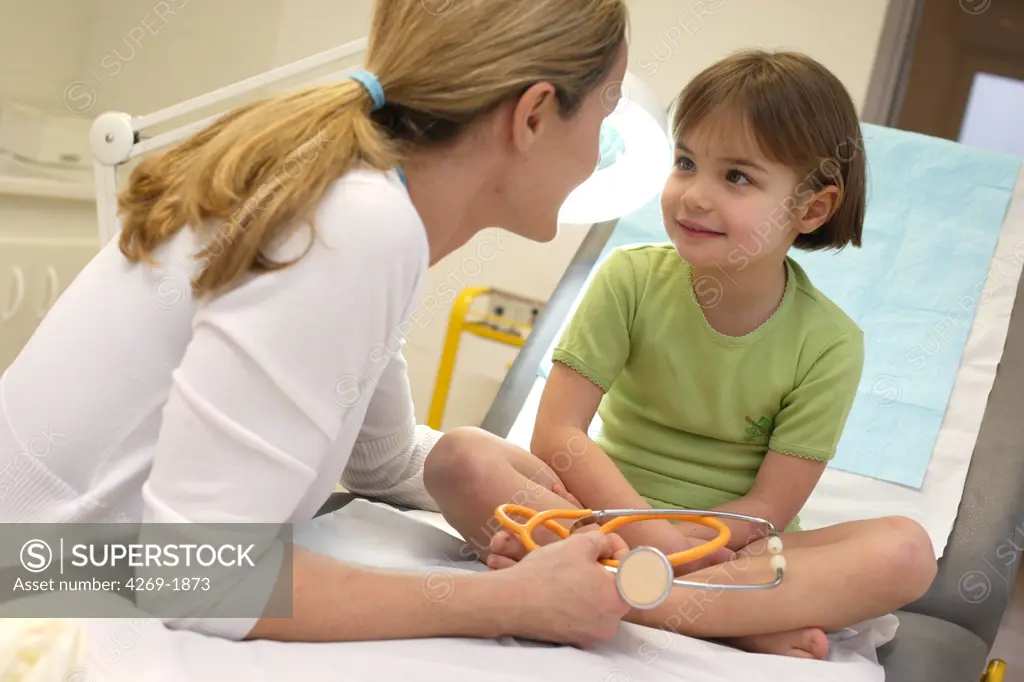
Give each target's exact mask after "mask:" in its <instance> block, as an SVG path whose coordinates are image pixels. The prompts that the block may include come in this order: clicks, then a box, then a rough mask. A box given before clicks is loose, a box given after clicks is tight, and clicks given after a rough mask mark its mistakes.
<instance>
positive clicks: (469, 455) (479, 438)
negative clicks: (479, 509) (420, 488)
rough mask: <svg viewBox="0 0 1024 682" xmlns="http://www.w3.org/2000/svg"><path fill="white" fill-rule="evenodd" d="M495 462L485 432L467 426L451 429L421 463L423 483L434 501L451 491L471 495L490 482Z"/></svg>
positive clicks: (495, 459) (493, 453) (490, 442)
mask: <svg viewBox="0 0 1024 682" xmlns="http://www.w3.org/2000/svg"><path fill="white" fill-rule="evenodd" d="M498 461H499V460H498V459H497V457H496V456H495V452H494V443H493V440H492V438H490V437H489V434H487V432H486V431H482V430H481V429H478V428H475V427H469V426H463V427H459V428H456V429H452V430H451V431H449V432H447V433H445V434H444V435H443V436H441V438H440V439H439V440H438V441H437V443H436V444H434V447H433V448H431V450H430V453H429V454H428V455H427V458H426V460H425V461H424V462H423V484H424V486H425V487H426V488H427V492H429V493H430V494H431V496H433V497H434V498H435V499H437V495H441V496H443V495H444V494H445V493H446V492H451V491H458V493H459V494H460V495H461V496H466V495H472V494H473V493H474V492H475V491H478V490H480V489H481V487H482V486H484V485H485V484H486V483H487V482H488V481H492V480H493V477H494V473H495V470H494V467H495V464H496V463H498Z"/></svg>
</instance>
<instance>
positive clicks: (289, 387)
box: [0, 0, 628, 645]
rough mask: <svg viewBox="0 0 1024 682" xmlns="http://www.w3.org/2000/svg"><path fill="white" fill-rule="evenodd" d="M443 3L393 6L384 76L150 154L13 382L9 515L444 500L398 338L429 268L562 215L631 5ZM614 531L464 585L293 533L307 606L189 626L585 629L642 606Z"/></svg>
mask: <svg viewBox="0 0 1024 682" xmlns="http://www.w3.org/2000/svg"><path fill="white" fill-rule="evenodd" d="M442 4H443V6H441V5H438V3H436V2H433V1H432V0H377V3H376V7H375V11H374V16H373V22H372V30H371V33H370V47H369V51H368V54H367V56H366V65H365V68H366V69H367V71H366V72H362V73H361V74H359V75H357V76H356V77H355V78H353V79H346V80H345V81H343V82H339V83H336V84H331V85H321V86H317V87H312V88H308V89H304V90H301V91H298V92H295V93H290V94H284V95H280V96H276V97H273V98H271V99H268V100H266V101H262V102H258V103H255V104H250V105H247V106H243V107H241V108H239V109H237V110H235V111H233V112H231V113H230V114H228V115H227V116H225V117H223V118H222V119H220V120H219V121H218V122H216V123H214V124H213V125H212V126H211V127H210V128H208V129H206V130H204V131H202V132H200V133H199V134H197V135H196V136H195V137H193V138H192V139H190V140H188V141H187V142H185V143H183V144H181V145H179V146H177V147H176V148H174V149H171V150H170V151H169V152H167V153H166V154H163V155H162V156H159V157H154V158H149V159H147V160H145V161H144V162H143V163H141V165H139V166H138V167H137V168H136V169H135V170H134V172H133V173H132V176H131V179H130V182H129V184H128V187H127V188H126V190H125V191H124V193H123V195H122V196H121V203H120V210H121V217H122V232H121V234H120V239H119V241H118V242H112V243H111V244H109V245H107V246H106V247H105V248H104V249H103V250H102V251H101V252H100V253H99V254H98V255H97V256H96V257H95V258H94V260H93V261H92V262H91V263H89V265H88V266H87V267H86V268H85V269H84V270H83V271H82V272H81V274H80V275H79V276H78V277H77V278H76V280H75V281H74V282H73V283H72V284H71V286H70V287H69V288H68V290H67V291H66V292H65V294H64V295H63V296H62V297H61V299H60V300H59V301H58V303H57V304H56V305H55V306H54V307H53V309H52V310H51V312H50V313H49V315H48V316H47V317H46V319H45V320H43V322H42V323H41V325H40V326H39V328H38V330H37V332H36V333H35V335H34V336H33V337H32V339H31V340H30V341H29V342H28V343H27V344H26V346H25V347H24V350H23V351H22V353H21V354H20V356H19V357H18V358H17V360H16V361H15V362H14V363H13V364H12V365H11V366H10V367H9V368H8V369H7V371H6V372H5V373H4V375H3V377H2V379H0V410H2V412H0V470H2V474H0V476H2V486H3V490H2V491H0V492H2V494H0V520H2V521H5V522H14V521H21V522H27V521H35V522H60V523H72V522H133V521H140V520H143V521H147V522H149V521H152V522H195V523H199V522H272V523H285V522H303V521H306V520H308V519H310V518H312V516H313V515H314V514H315V512H316V511H317V509H318V508H319V507H320V506H321V505H322V504H323V503H324V501H325V500H326V499H327V498H328V496H329V495H330V494H331V492H332V491H333V490H334V488H335V485H336V484H337V483H338V482H339V481H340V482H341V483H342V484H343V485H344V486H345V487H346V488H347V489H349V490H351V491H353V492H358V493H364V494H370V495H373V496H376V497H378V498H382V499H386V500H389V501H394V502H397V503H403V504H407V505H411V506H417V507H422V508H428V509H430V508H434V502H433V500H431V499H430V497H429V496H428V495H427V493H426V492H425V490H424V488H423V481H422V469H423V461H424V458H425V457H426V456H427V454H428V453H429V451H430V449H431V447H433V446H434V444H435V443H436V441H437V440H438V438H439V437H440V434H438V433H436V432H433V431H431V430H430V429H427V428H425V427H423V426H418V425H416V423H415V421H414V416H413V414H414V413H413V405H412V401H411V397H410V390H409V380H408V378H407V375H406V364H405V360H404V359H403V357H402V355H401V352H400V349H401V345H402V339H403V334H404V332H405V331H407V330H408V329H409V328H410V325H411V324H412V322H411V318H412V316H413V315H414V314H415V312H416V306H417V304H418V303H419V301H420V300H421V299H422V295H423V293H424V292H423V284H424V280H425V277H426V274H427V269H428V268H429V267H430V266H431V265H433V264H435V263H437V262H438V261H439V260H440V259H442V258H443V257H444V256H445V255H447V254H449V253H451V252H452V251H453V250H455V249H456V248H458V247H459V246H460V245H462V244H465V243H466V242H467V240H469V239H470V238H471V237H473V235H474V234H476V233H477V232H478V231H480V230H482V229H485V228H488V227H492V226H500V227H502V228H504V229H507V230H509V231H511V232H513V233H515V234H518V235H521V236H523V237H526V238H528V239H532V240H535V241H538V242H545V241H548V240H550V239H552V238H553V237H554V236H555V231H556V223H557V215H558V211H559V207H560V206H561V204H562V203H563V202H564V201H565V199H566V197H567V196H568V194H569V193H570V192H571V191H572V190H573V189H574V188H575V187H576V186H577V185H579V184H580V183H582V182H583V181H584V180H585V179H586V178H587V177H589V176H590V174H591V173H592V172H593V170H594V168H595V166H596V164H597V161H598V137H599V130H600V127H601V123H602V120H603V119H604V118H605V117H606V116H607V115H608V114H609V113H610V112H611V110H612V109H613V108H614V106H615V102H616V100H617V99H618V96H619V92H618V87H617V86H618V84H619V83H620V82H621V81H622V78H623V76H624V72H625V67H626V49H627V48H626V44H625V32H626V24H627V17H626V7H625V3H624V2H623V0H508V1H507V2H497V3H495V2H488V1H486V0H458V1H457V2H446V3H442ZM40 443H45V447H40V446H39V444H40ZM29 444H32V447H29ZM549 485H551V483H549ZM620 543H621V541H618V540H617V539H616V538H608V537H605V536H604V535H603V534H601V533H585V534H581V535H579V536H574V537H573V538H571V539H569V540H567V541H566V542H564V543H558V544H557V545H554V546H551V547H546V548H544V549H543V550H541V551H539V552H537V553H535V554H534V555H531V556H530V557H529V558H528V559H527V560H526V561H523V562H522V563H521V564H520V565H518V566H516V567H515V568H513V569H510V570H504V571H497V572H483V573H471V574H462V575H454V576H453V582H452V583H450V585H449V587H450V588H451V589H450V590H449V594H448V595H447V597H446V598H445V599H444V600H440V599H437V598H436V595H431V594H427V593H425V591H424V589H423V582H422V576H408V575H401V574H391V573H385V572H377V571H373V570H367V569H364V568H357V567H355V566H353V565H346V564H345V563H342V562H340V561H337V560H335V559H333V558H329V557H326V556H323V555H318V554H315V553H312V552H309V551H303V550H301V549H300V548H298V547H296V548H295V555H294V559H293V567H294V572H293V582H294V588H293V591H292V597H293V602H292V603H293V610H292V613H293V617H291V618H286V619H275V618H256V617H253V618H251V619H244V618H237V619H236V618H231V619H226V620H224V619H197V620H170V621H169V624H170V625H171V626H172V627H187V628H193V629H196V630H199V631H203V632H207V633H210V634H214V635H217V636H222V637H228V638H237V639H243V638H264V639H275V640H301V641H331V640H333V641H337V640H376V639H398V638H409V637H431V636H468V637H494V636H503V635H516V636H523V637H529V638H535V639H543V640H549V641H555V642H563V643H570V644H578V645H588V644H591V643H594V642H596V641H599V640H602V639H605V638H608V637H610V636H611V635H612V634H613V633H614V632H615V629H616V627H617V624H618V622H619V619H620V618H622V617H623V616H624V615H625V614H626V612H627V611H628V607H627V606H626V604H625V603H624V602H622V600H621V599H620V598H619V596H618V594H617V591H616V589H615V586H614V578H613V576H612V575H611V574H610V573H608V572H606V571H604V570H603V569H602V568H601V567H600V566H599V564H598V563H597V562H596V560H597V559H598V558H599V557H604V558H610V557H612V556H617V555H620V553H621V552H623V551H624V549H625V547H624V545H622V544H620ZM260 561H263V562H266V564H267V565H272V564H273V562H274V561H278V562H280V561H281V558H280V556H277V557H275V556H272V554H271V553H266V554H264V555H263V556H262V557H260ZM274 570H277V569H274Z"/></svg>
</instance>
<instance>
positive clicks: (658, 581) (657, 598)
mask: <svg viewBox="0 0 1024 682" xmlns="http://www.w3.org/2000/svg"><path fill="white" fill-rule="evenodd" d="M674 578H675V572H674V571H673V569H672V564H671V563H670V562H669V560H668V557H666V556H665V554H664V553H663V552H661V550H659V549H657V548H655V547H648V546H641V547H636V548H634V549H631V550H630V551H629V552H627V553H626V554H625V556H623V557H622V558H621V559H619V565H618V567H617V568H616V569H615V586H616V587H617V588H618V590H619V594H620V595H621V596H622V599H623V601H625V602H626V603H627V604H629V605H630V606H632V607H633V608H635V609H653V608H656V607H658V606H660V605H661V604H662V602H664V601H665V600H666V599H668V596H669V594H671V593H672V580H673V579H674Z"/></svg>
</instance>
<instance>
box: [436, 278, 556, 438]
mask: <svg viewBox="0 0 1024 682" xmlns="http://www.w3.org/2000/svg"><path fill="white" fill-rule="evenodd" d="M483 296H489V297H492V298H497V299H502V300H506V301H510V302H515V303H520V304H525V305H527V306H530V307H532V309H533V310H534V311H535V312H536V311H539V309H540V307H541V306H542V305H543V304H542V303H540V302H538V301H534V300H531V299H528V298H523V297H522V296H517V295H515V294H510V293H508V292H505V291H501V290H499V289H494V288H492V287H469V288H467V289H463V290H462V291H460V292H459V295H458V297H456V299H455V303H454V305H453V306H452V314H451V316H450V318H449V321H448V331H447V333H446V334H445V340H444V349H443V350H442V352H441V364H440V366H439V367H438V369H437V382H436V383H435V385H434V395H433V397H432V399H431V401H430V411H429V413H428V414H427V425H428V426H430V427H431V428H432V429H437V430H440V429H441V422H442V421H443V419H444V410H445V405H446V404H447V403H448V392H449V390H450V388H451V382H452V374H453V373H454V372H455V356H456V355H458V352H459V342H460V341H461V340H462V335H463V334H464V333H469V334H473V335H475V336H479V337H481V338H484V339H489V340H491V341H497V342H498V343H502V344H505V345H507V346H516V347H517V348H521V347H522V345H523V344H524V343H526V337H527V336H528V335H529V333H530V331H531V330H532V329H533V324H532V322H531V323H530V324H526V323H524V322H521V321H517V320H515V319H512V318H510V317H506V316H503V315H496V314H494V313H493V312H488V313H477V314H475V315H473V317H472V318H471V317H470V313H471V312H472V308H473V304H474V303H475V302H476V301H477V299H479V298H481V297H483ZM493 308H494V306H493V305H492V306H490V308H489V309H493Z"/></svg>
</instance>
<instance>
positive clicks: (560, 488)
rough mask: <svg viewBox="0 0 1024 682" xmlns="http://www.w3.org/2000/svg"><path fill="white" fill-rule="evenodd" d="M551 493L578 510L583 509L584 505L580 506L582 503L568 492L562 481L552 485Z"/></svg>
mask: <svg viewBox="0 0 1024 682" xmlns="http://www.w3.org/2000/svg"><path fill="white" fill-rule="evenodd" d="M551 492H553V493H554V494H556V495H558V496H559V497H561V498H562V499H564V500H567V501H568V502H569V504H571V505H572V506H573V507H575V508H576V509H582V508H583V505H582V504H580V501H579V500H577V499H576V497H575V496H574V495H573V494H572V493H570V492H569V491H568V490H566V488H565V484H563V483H562V482H561V481H555V483H553V484H552V485H551Z"/></svg>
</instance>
